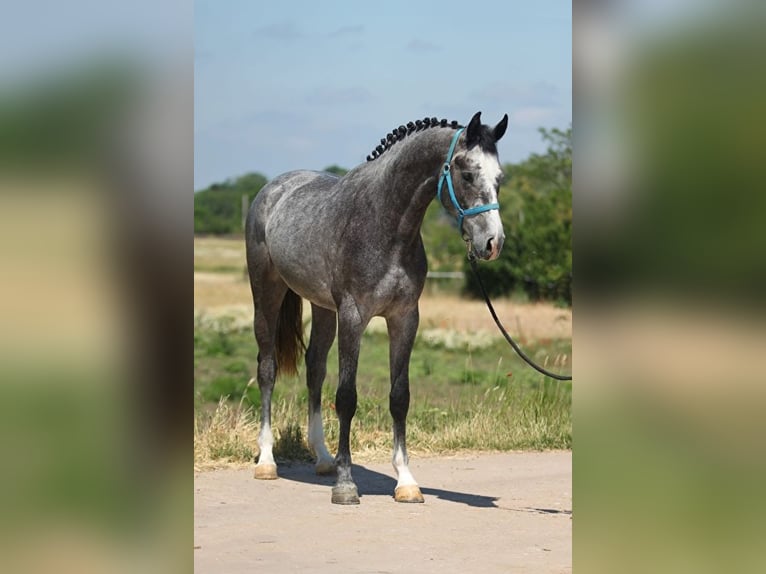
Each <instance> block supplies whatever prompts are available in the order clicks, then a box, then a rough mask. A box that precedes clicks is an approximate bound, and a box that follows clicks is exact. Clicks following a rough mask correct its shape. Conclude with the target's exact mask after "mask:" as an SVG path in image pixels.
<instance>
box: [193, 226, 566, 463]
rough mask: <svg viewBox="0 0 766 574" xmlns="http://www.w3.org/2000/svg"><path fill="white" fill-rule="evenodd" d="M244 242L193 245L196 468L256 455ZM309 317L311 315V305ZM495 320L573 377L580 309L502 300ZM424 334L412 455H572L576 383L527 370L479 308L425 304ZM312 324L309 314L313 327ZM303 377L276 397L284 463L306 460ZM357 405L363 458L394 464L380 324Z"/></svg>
mask: <svg viewBox="0 0 766 574" xmlns="http://www.w3.org/2000/svg"><path fill="white" fill-rule="evenodd" d="M243 261H244V252H243V241H242V240H241V239H240V240H238V239H221V238H215V239H209V238H197V239H195V330H194V346H195V351H194V361H195V365H194V368H195V380H194V394H195V464H196V465H197V466H198V467H204V466H210V465H219V464H224V463H231V462H234V463H238V462H250V461H252V460H253V458H254V457H255V456H256V455H257V451H258V446H257V431H258V408H257V407H258V406H259V404H260V393H259V391H258V388H257V384H256V383H255V382H252V381H251V377H253V376H254V375H255V368H256V360H255V357H256V354H257V348H256V345H255V341H254V338H253V335H252V330H251V326H250V325H251V317H252V303H251V302H250V301H249V297H250V294H249V287H248V283H247V280H246V278H245V277H244V274H243V265H244V263H243ZM306 307H308V305H306ZM497 308H498V313H499V314H500V316H501V317H502V318H504V319H507V320H508V327H509V328H510V330H511V331H512V332H513V333H520V334H521V341H522V344H524V346H525V349H526V350H527V351H528V352H529V353H530V354H531V355H532V356H533V357H534V358H535V359H536V360H538V361H539V362H541V363H543V364H547V365H548V366H552V367H555V368H557V369H560V370H562V371H564V372H569V370H570V366H571V360H570V359H571V348H572V345H571V310H569V309H560V308H556V307H554V306H551V305H540V304H537V305H532V304H529V303H518V302H514V301H499V302H498V305H497ZM421 317H422V319H421V329H420V332H419V335H418V339H417V341H416V344H415V348H414V350H413V354H412V361H411V365H410V385H411V395H412V397H411V404H410V413H409V417H408V445H409V448H410V451H411V453H412V454H416V455H418V454H419V455H423V454H447V453H455V452H459V451H464V450H512V449H567V448H570V447H571V417H570V411H571V384H570V383H559V382H555V381H552V380H548V379H545V378H544V377H542V376H541V375H539V374H537V373H536V372H534V371H533V370H531V369H530V368H528V367H527V366H525V365H523V364H522V363H521V361H520V360H519V359H518V358H517V357H516V355H515V354H514V353H513V351H512V350H511V349H510V347H508V345H507V344H506V343H505V342H504V341H503V340H502V339H501V338H500V337H499V334H498V333H497V332H496V331H495V327H494V324H493V323H492V322H491V318H490V317H489V314H488V313H487V311H486V308H484V307H483V305H482V304H481V302H476V301H465V300H463V299H460V298H458V297H456V296H454V295H450V296H431V297H424V298H423V299H422V300H421ZM309 321H310V312H308V311H307V312H306V314H305V315H304V323H305V324H306V325H307V328H308V322H309ZM301 371H302V372H301V376H299V377H283V378H280V379H279V380H278V381H277V383H276V387H275V391H274V401H273V417H272V420H273V424H274V427H275V436H276V438H277V443H276V448H275V456H276V457H277V458H278V460H279V459H282V460H286V459H307V458H310V453H309V452H308V450H307V449H306V446H305V441H304V434H305V426H306V421H307V390H306V386H305V379H304V378H303V373H304V369H301ZM337 376H338V358H337V346H336V345H334V346H333V348H332V350H331V352H330V357H329V359H328V369H327V379H326V381H325V386H324V389H323V398H322V405H323V414H324V420H325V432H326V434H327V440H328V447H329V448H330V449H331V450H333V449H334V448H335V446H336V444H337V426H338V425H337V417H336V415H335V412H334V410H333V409H334V394H335V389H336V386H337ZM357 387H358V394H359V406H358V408H357V413H356V416H355V418H354V421H353V424H352V453H353V455H354V457H355V458H356V459H359V460H365V459H368V460H371V459H380V458H385V457H388V456H390V449H391V417H390V415H389V413H388V389H389V372H388V337H387V336H386V334H385V329H384V324H383V323H382V322H381V321H377V320H376V321H374V322H373V323H372V324H371V325H370V327H369V328H368V330H367V332H366V333H365V335H364V337H363V340H362V348H361V354H360V362H359V373H358V381H357Z"/></svg>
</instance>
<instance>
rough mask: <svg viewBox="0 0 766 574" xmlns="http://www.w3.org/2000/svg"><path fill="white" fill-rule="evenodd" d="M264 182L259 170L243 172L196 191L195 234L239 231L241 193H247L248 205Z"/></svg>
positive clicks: (240, 225)
mask: <svg viewBox="0 0 766 574" xmlns="http://www.w3.org/2000/svg"><path fill="white" fill-rule="evenodd" d="M267 181H268V180H267V179H266V176H265V175H263V174H261V173H257V172H253V173H246V174H245V175H242V176H240V177H238V178H236V179H233V180H232V179H227V180H226V181H224V182H222V183H214V184H212V185H210V186H209V187H207V188H206V189H203V190H202V191H198V192H197V193H195V194H194V233H210V234H215V235H221V234H226V233H240V232H241V231H242V196H243V195H245V196H247V204H248V205H249V204H250V203H251V202H252V201H253V199H254V198H255V196H256V195H257V194H258V192H259V191H260V190H261V188H262V187H263V186H264V185H266V183H267Z"/></svg>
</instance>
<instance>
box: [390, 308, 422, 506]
mask: <svg viewBox="0 0 766 574" xmlns="http://www.w3.org/2000/svg"><path fill="white" fill-rule="evenodd" d="M418 321H419V315H418V308H417V307H415V308H414V309H411V310H409V311H408V312H405V313H402V314H401V315H395V316H392V317H387V318H386V322H387V324H388V338H389V362H390V364H391V394H390V395H389V407H390V409H391V416H392V417H393V419H394V456H393V460H392V463H393V465H394V470H396V476H397V481H396V489H395V490H394V499H395V500H396V501H397V502H423V495H422V494H421V492H420V488H419V487H418V483H417V482H415V478H414V477H413V476H412V473H411V472H410V469H409V457H408V456H407V441H406V434H407V412H408V411H409V408H410V375H409V370H410V355H411V354H412V346H413V345H414V343H415V335H416V334H417V332H418Z"/></svg>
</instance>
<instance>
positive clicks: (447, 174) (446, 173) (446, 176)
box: [436, 128, 500, 233]
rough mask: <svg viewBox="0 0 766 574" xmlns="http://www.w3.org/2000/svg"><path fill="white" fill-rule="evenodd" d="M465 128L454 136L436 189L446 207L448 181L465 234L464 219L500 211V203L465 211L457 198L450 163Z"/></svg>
mask: <svg viewBox="0 0 766 574" xmlns="http://www.w3.org/2000/svg"><path fill="white" fill-rule="evenodd" d="M463 129H464V128H460V129H459V130H457V131H456V132H455V135H454V136H452V143H450V146H449V151H448V152H447V159H446V160H445V161H444V166H443V167H442V174H441V176H439V187H438V188H436V194H437V196H438V197H439V202H440V203H442V205H444V203H443V202H442V187H444V181H445V180H446V181H447V189H448V190H449V198H450V201H451V202H452V206H453V207H454V208H455V211H456V212H457V227H458V229H459V230H460V232H461V233H462V232H463V219H464V218H466V217H468V216H471V215H478V214H479V213H483V212H485V211H490V210H492V209H498V210H499V209H500V204H499V203H486V204H484V205H477V206H476V207H471V208H470V209H463V208H462V207H460V204H459V203H458V202H457V197H455V189H454V188H453V187H452V172H451V171H450V162H452V154H453V153H454V152H455V146H456V145H457V138H458V137H460V133H461V132H462V131H463Z"/></svg>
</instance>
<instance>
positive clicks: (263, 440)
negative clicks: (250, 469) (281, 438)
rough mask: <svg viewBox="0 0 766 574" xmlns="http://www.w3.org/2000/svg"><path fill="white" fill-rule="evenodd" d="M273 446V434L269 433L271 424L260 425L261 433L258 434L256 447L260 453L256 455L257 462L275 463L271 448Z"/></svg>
mask: <svg viewBox="0 0 766 574" xmlns="http://www.w3.org/2000/svg"><path fill="white" fill-rule="evenodd" d="M273 447H274V435H273V434H271V425H267V424H264V425H262V426H261V433H260V434H259V435H258V448H259V449H260V451H261V452H260V454H259V455H258V464H259V465H261V464H275V463H274V455H273V454H272V452H271V451H272V449H273Z"/></svg>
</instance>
